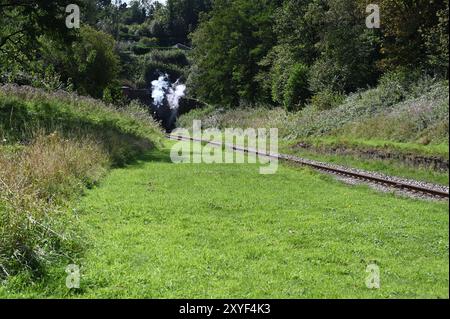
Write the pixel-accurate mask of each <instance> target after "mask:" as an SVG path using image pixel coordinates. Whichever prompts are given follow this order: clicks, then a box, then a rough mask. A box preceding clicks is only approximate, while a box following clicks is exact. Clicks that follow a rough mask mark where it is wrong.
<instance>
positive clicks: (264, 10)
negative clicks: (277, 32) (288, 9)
mask: <svg viewBox="0 0 450 319" xmlns="http://www.w3.org/2000/svg"><path fill="white" fill-rule="evenodd" d="M273 10H274V7H273V4H272V3H271V1H243V0H239V1H231V2H229V1H216V2H214V7H213V10H212V13H211V14H210V15H209V16H208V18H205V20H204V21H203V22H202V23H201V24H200V26H199V28H198V29H197V30H196V31H195V32H194V34H193V36H192V41H193V45H194V52H193V56H194V67H193V69H192V70H194V71H197V72H196V73H195V74H193V75H192V76H191V78H190V83H189V86H190V88H191V89H192V90H193V91H194V92H195V93H196V94H197V95H198V96H199V97H200V98H202V99H204V100H205V101H207V102H219V101H220V104H221V105H227V106H233V105H237V104H238V102H239V100H245V101H255V100H258V99H264V96H267V92H263V91H262V89H261V86H260V84H259V83H258V81H257V80H256V79H255V77H256V76H257V74H258V62H259V61H260V60H261V59H262V58H263V57H264V56H265V55H266V54H267V53H268V51H269V49H270V48H271V47H272V46H273V32H272V19H271V17H272V14H273ZM194 71H193V72H194Z"/></svg>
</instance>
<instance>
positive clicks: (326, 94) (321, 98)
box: [311, 89, 345, 111]
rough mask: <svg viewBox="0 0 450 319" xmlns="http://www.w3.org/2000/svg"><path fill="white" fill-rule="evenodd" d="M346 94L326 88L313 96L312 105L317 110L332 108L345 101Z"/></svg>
mask: <svg viewBox="0 0 450 319" xmlns="http://www.w3.org/2000/svg"><path fill="white" fill-rule="evenodd" d="M344 99H345V96H344V95H342V94H340V93H336V92H334V91H332V90H331V89H326V90H323V91H320V92H318V93H316V94H315V95H314V96H313V97H312V98H311V106H312V107H313V109H314V110H316V111H325V110H331V109H333V108H335V107H337V106H339V105H340V104H342V102H344Z"/></svg>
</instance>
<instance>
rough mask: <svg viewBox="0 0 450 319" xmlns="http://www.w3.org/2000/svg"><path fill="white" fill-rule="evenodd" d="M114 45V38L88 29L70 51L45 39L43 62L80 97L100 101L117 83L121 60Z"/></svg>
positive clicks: (82, 31) (81, 31) (85, 28)
mask: <svg viewBox="0 0 450 319" xmlns="http://www.w3.org/2000/svg"><path fill="white" fill-rule="evenodd" d="M114 44H115V41H114V39H113V38H112V36H111V35H108V34H106V33H104V32H102V31H97V30H95V29H93V28H92V27H89V26H85V27H82V28H81V30H80V33H79V35H78V38H77V40H76V41H74V42H73V44H72V45H71V46H69V47H66V46H61V45H60V43H58V42H55V41H52V40H49V39H42V48H43V49H42V59H43V61H44V63H45V64H47V65H55V66H56V67H57V69H58V70H59V72H60V73H61V74H62V75H63V78H64V79H65V80H66V81H67V80H70V81H71V82H72V83H73V84H74V86H75V89H77V91H78V92H79V93H81V94H89V95H91V96H93V97H97V98H99V97H102V96H103V91H104V89H105V88H106V87H107V86H108V85H110V84H111V83H113V82H114V80H116V78H117V74H118V72H119V67H120V65H119V58H118V56H117V55H116V53H115V51H114Z"/></svg>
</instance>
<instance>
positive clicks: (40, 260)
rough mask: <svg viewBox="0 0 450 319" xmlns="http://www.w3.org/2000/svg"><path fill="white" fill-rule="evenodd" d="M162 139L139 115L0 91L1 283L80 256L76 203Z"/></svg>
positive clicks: (28, 91) (67, 98)
mask: <svg viewBox="0 0 450 319" xmlns="http://www.w3.org/2000/svg"><path fill="white" fill-rule="evenodd" d="M161 138H162V136H161V133H160V132H159V128H158V127H157V125H156V124H155V123H154V122H153V120H151V118H149V117H148V116H147V115H146V114H145V112H144V111H143V110H139V109H138V108H137V107H128V108H124V109H122V110H117V109H114V108H113V107H111V106H107V105H104V104H103V103H101V102H98V101H96V100H93V99H88V98H83V97H79V96H75V95H70V94H67V93H64V92H58V93H53V94H50V93H45V92H43V91H40V90H35V89H32V88H29V87H14V86H3V87H0V280H7V281H10V280H12V278H15V279H16V280H18V279H17V278H21V279H20V280H21V281H23V282H24V283H29V282H32V281H34V280H36V279H38V278H45V276H46V274H47V272H48V269H49V268H51V267H53V266H54V265H55V264H59V263H65V264H67V263H69V262H70V261H74V260H76V259H77V258H78V257H79V254H80V253H81V251H82V247H83V245H84V244H83V238H82V233H80V232H79V230H78V226H79V225H78V223H77V219H76V215H75V214H74V213H73V212H72V211H71V208H72V207H73V202H74V199H76V198H78V197H79V195H80V194H82V193H83V192H84V191H85V189H86V188H90V187H93V186H94V185H95V184H96V183H98V181H99V180H100V178H101V177H103V176H104V175H105V173H106V171H107V170H108V169H109V168H110V167H111V166H122V165H124V164H126V163H129V162H131V161H132V160H134V159H136V158H138V157H139V156H140V155H142V154H144V152H146V151H148V150H149V149H152V148H153V147H154V146H155V145H156V144H157V143H160V139H161Z"/></svg>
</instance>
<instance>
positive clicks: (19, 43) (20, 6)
mask: <svg viewBox="0 0 450 319" xmlns="http://www.w3.org/2000/svg"><path fill="white" fill-rule="evenodd" d="M69 4H78V5H80V6H82V5H83V4H84V3H83V2H82V1H80V0H55V1H47V0H34V1H30V0H3V1H2V3H1V4H0V64H1V65H5V63H8V61H9V62H12V61H15V62H19V63H22V64H26V63H27V62H29V61H30V60H32V59H33V58H34V56H35V54H36V50H37V49H38V38H39V37H40V36H41V35H43V34H45V35H47V36H50V37H52V38H57V39H58V40H60V41H66V42H68V41H70V40H72V39H73V32H72V31H71V30H70V29H68V28H67V27H66V24H65V19H66V12H65V9H66V6H67V5H69Z"/></svg>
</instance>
